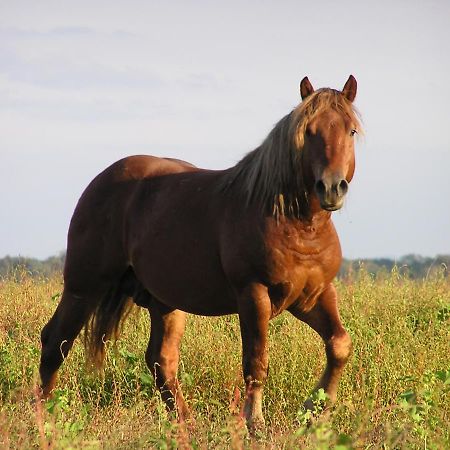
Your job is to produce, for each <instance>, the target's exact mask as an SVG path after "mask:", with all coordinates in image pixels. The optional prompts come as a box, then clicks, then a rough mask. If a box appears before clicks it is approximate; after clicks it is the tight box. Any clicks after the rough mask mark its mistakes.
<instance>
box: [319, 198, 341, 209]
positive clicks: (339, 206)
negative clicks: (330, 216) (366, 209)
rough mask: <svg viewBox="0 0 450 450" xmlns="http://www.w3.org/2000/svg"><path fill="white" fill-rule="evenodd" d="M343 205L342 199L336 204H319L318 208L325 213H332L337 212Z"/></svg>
mask: <svg viewBox="0 0 450 450" xmlns="http://www.w3.org/2000/svg"><path fill="white" fill-rule="evenodd" d="M343 205H344V200H343V199H342V201H340V202H337V203H324V202H323V203H322V202H321V203H320V207H321V208H322V209H324V210H325V211H329V212H333V211H338V210H339V209H341V208H342V206H343Z"/></svg>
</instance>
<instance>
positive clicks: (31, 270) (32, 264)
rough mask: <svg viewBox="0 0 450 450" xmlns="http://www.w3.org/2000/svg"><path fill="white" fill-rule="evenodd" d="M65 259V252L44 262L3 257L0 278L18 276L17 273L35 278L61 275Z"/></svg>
mask: <svg viewBox="0 0 450 450" xmlns="http://www.w3.org/2000/svg"><path fill="white" fill-rule="evenodd" d="M65 259H66V253H65V252H61V253H60V254H59V255H58V256H50V257H49V258H47V259H44V260H40V259H35V258H26V257H22V256H5V257H4V258H1V259H0V277H5V276H10V275H14V274H18V273H19V272H20V274H23V272H25V273H28V274H29V275H32V276H36V277H38V276H40V277H51V276H53V275H55V274H58V273H62V270H63V267H64V260H65Z"/></svg>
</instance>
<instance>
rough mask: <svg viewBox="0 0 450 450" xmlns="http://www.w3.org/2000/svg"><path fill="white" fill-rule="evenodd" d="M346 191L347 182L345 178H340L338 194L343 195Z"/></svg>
mask: <svg viewBox="0 0 450 450" xmlns="http://www.w3.org/2000/svg"><path fill="white" fill-rule="evenodd" d="M347 191H348V182H347V180H341V181H340V183H339V184H338V194H339V195H345V194H346V193H347Z"/></svg>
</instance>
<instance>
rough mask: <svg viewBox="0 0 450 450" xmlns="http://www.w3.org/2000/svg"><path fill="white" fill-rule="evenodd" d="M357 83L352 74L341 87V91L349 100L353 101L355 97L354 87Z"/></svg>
mask: <svg viewBox="0 0 450 450" xmlns="http://www.w3.org/2000/svg"><path fill="white" fill-rule="evenodd" d="M357 86H358V84H357V83H356V79H355V77H354V76H353V75H350V76H349V77H348V80H347V82H346V83H345V86H344V89H342V93H343V94H344V96H345V97H346V98H347V100H349V101H350V102H353V100H355V97H356V88H357Z"/></svg>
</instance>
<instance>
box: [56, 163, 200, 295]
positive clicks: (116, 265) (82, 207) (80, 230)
mask: <svg viewBox="0 0 450 450" xmlns="http://www.w3.org/2000/svg"><path fill="white" fill-rule="evenodd" d="M196 170H199V169H197V168H196V167H195V166H193V165H192V164H190V163H188V162H185V161H181V160H177V159H170V158H158V157H155V156H147V155H136V156H130V157H127V158H123V159H121V160H119V161H117V162H115V163H113V164H112V165H110V166H109V167H108V168H106V169H105V170H104V171H103V172H101V173H100V174H99V175H97V176H96V177H95V178H94V179H93V180H92V181H91V183H90V184H89V185H88V187H87V188H86V189H85V191H84V192H83V194H82V195H81V197H80V199H79V201H78V204H77V206H76V208H75V211H74V214H73V216H72V220H71V222H70V227H69V233H68V239H67V256H66V264H65V269H64V277H65V282H66V284H67V285H69V286H71V285H72V286H73V289H75V290H80V289H90V288H91V287H93V286H94V285H95V284H97V283H98V278H99V276H100V277H104V278H108V277H110V276H111V277H114V276H117V275H120V273H121V272H122V271H124V270H126V267H127V255H126V249H125V248H124V245H123V236H124V228H123V227H124V223H125V217H124V215H125V212H126V210H127V205H128V203H129V201H130V198H132V196H133V193H134V192H135V190H136V189H138V186H139V185H140V184H141V183H142V182H144V181H145V180H148V179H150V178H154V177H159V176H163V175H168V174H172V173H181V172H190V171H196Z"/></svg>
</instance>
